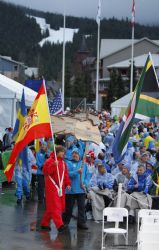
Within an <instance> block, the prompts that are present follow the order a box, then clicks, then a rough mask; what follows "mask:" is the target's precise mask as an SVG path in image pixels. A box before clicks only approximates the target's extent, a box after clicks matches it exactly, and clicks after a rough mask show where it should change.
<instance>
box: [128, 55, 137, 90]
mask: <svg viewBox="0 0 159 250" xmlns="http://www.w3.org/2000/svg"><path fill="white" fill-rule="evenodd" d="M128 78H129V86H128V87H129V90H130V81H131V60H130V66H129V69H128ZM136 84H137V78H136V66H135V63H134V61H133V90H134V89H135V87H136Z"/></svg>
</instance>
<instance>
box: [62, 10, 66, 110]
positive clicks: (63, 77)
mask: <svg viewBox="0 0 159 250" xmlns="http://www.w3.org/2000/svg"><path fill="white" fill-rule="evenodd" d="M65 28H66V14H65V10H64V16H63V52H62V111H63V112H64V109H65Z"/></svg>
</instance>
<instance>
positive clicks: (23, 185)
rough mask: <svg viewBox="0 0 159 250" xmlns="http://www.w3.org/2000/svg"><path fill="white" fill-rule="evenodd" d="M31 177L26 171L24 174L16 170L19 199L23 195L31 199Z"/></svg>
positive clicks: (23, 171)
mask: <svg viewBox="0 0 159 250" xmlns="http://www.w3.org/2000/svg"><path fill="white" fill-rule="evenodd" d="M29 176H30V175H29V173H28V172H27V170H25V169H24V170H22V172H21V171H19V170H17V169H16V170H15V181H16V184H17V187H16V193H15V195H16V197H17V198H18V199H21V198H22V196H23V193H24V195H25V196H26V197H27V198H28V197H30V178H29Z"/></svg>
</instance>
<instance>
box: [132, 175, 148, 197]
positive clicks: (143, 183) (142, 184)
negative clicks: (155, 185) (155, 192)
mask: <svg viewBox="0 0 159 250" xmlns="http://www.w3.org/2000/svg"><path fill="white" fill-rule="evenodd" d="M135 179H136V178H134V177H131V178H130V180H129V182H128V191H130V192H133V191H137V192H144V193H145V194H148V193H149V191H150V188H151V185H152V182H151V178H150V176H147V174H146V173H144V174H143V175H137V181H136V180H135ZM137 182H138V188H135V185H136V184H137Z"/></svg>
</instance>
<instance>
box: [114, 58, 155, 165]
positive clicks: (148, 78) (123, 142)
mask: <svg viewBox="0 0 159 250" xmlns="http://www.w3.org/2000/svg"><path fill="white" fill-rule="evenodd" d="M156 92H158V80H157V77H156V72H155V69H154V66H153V62H152V58H151V55H150V54H149V55H148V58H147V61H146V64H145V67H144V69H143V71H142V74H141V77H140V80H139V82H138V84H137V86H136V88H135V91H134V93H133V97H132V100H131V101H130V103H129V106H128V108H127V111H126V113H125V115H124V116H123V120H122V122H121V124H120V128H119V130H118V133H117V135H116V137H115V140H114V144H113V155H114V159H115V162H116V163H118V162H120V161H121V160H122V159H123V158H124V156H125V153H126V151H127V144H128V140H129V136H130V132H131V129H132V126H133V122H134V118H137V119H140V120H146V121H147V120H148V119H150V118H151V117H155V116H158V114H159V100H158V99H156V98H155V97H154V93H156Z"/></svg>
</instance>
